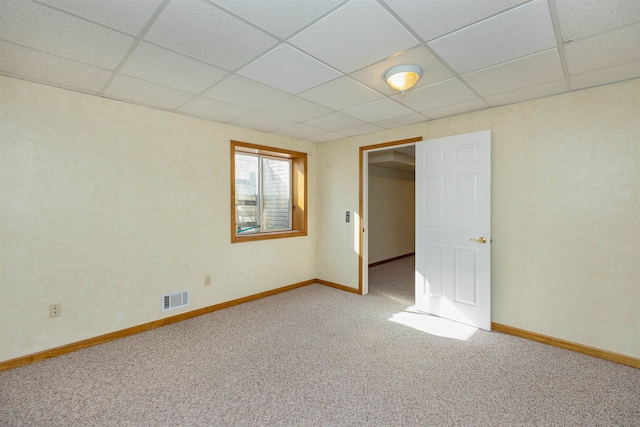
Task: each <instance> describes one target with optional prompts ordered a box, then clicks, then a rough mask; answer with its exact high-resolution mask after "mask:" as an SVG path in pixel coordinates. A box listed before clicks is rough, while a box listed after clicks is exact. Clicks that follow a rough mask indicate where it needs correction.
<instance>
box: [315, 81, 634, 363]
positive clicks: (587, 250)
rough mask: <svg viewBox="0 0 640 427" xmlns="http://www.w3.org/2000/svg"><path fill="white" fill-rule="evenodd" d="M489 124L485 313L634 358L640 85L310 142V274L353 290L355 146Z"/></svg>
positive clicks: (355, 272) (355, 274)
mask: <svg viewBox="0 0 640 427" xmlns="http://www.w3.org/2000/svg"><path fill="white" fill-rule="evenodd" d="M484 129H491V131H492V144H493V146H492V179H493V181H492V193H493V194H492V195H493V202H492V230H493V235H492V237H493V246H492V320H493V321H494V322H498V323H502V324H506V325H509V326H514V327H518V328H522V329H526V330H529V331H533V332H537V333H541V334H545V335H549V336H553V337H556V338H560V339H565V340H569V341H573V342H577V343H580V344H584V345H588V346H593V347H597V348H601V349H605V350H609V351H613V352H618V353H622V354H626V355H629V356H633V357H640V315H639V313H640V255H639V254H640V80H638V79H636V80H631V81H627V82H622V83H618V84H612V85H607V86H601V87H597V88H593V89H588V90H582V91H576V92H571V93H568V94H563V95H558V96H553V97H547V98H542V99H538V100H533V101H529V102H524V103H519V104H514V105H509V106H504V107H500V108H493V109H489V110H484V111H479V112H474V113H469V114H464V115H459V116H455V117H450V118H445V119H440V120H435V121H430V122H425V123H421V124H417V125H412V126H407V127H404V128H400V129H394V130H388V131H383V132H379V133H376V134H369V135H363V136H358V137H352V138H347V139H343V140H339V141H333V142H329V143H323V144H320V145H318V159H317V161H318V173H317V178H318V180H319V182H323V183H324V184H323V185H322V186H319V187H318V194H317V202H318V206H319V207H320V211H321V213H322V214H321V215H319V217H318V223H317V225H318V241H317V247H318V255H317V266H318V271H317V274H318V277H321V278H326V279H327V280H331V281H334V282H336V283H341V284H343V285H346V286H350V287H353V288H357V287H358V254H357V251H355V250H354V247H357V233H353V232H350V231H351V230H347V227H345V224H344V222H340V221H336V220H335V218H339V217H340V215H341V212H343V211H345V210H348V209H353V210H356V211H357V206H358V169H359V164H358V150H359V147H360V146H365V145H371V144H376V143H382V142H387V141H394V140H400V139H405V138H412V137H417V136H423V137H424V139H425V140H427V139H430V138H437V137H442V136H449V135H456V134H462V133H467V132H473V131H479V130H484Z"/></svg>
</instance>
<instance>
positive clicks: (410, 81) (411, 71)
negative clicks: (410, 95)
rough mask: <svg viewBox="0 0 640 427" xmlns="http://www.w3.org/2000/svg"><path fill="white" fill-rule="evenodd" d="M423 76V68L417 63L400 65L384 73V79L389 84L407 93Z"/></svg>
mask: <svg viewBox="0 0 640 427" xmlns="http://www.w3.org/2000/svg"><path fill="white" fill-rule="evenodd" d="M421 76H422V68H420V67H418V66H417V65H398V66H396V67H393V68H391V69H390V70H389V71H387V72H386V73H385V74H384V79H385V81H386V82H387V83H389V86H391V87H392V88H394V89H397V90H399V91H401V92H402V93H405V91H406V90H407V89H409V88H411V87H413V86H414V85H415V84H416V83H417V82H418V79H419V78H420V77H421Z"/></svg>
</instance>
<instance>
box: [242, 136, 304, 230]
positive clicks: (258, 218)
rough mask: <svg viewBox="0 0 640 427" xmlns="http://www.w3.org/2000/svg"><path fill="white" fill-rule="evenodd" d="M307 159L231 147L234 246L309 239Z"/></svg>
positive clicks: (300, 155) (273, 150) (276, 151)
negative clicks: (248, 242) (303, 237)
mask: <svg viewBox="0 0 640 427" xmlns="http://www.w3.org/2000/svg"><path fill="white" fill-rule="evenodd" d="M306 170H307V154H306V153H299V152H296V151H289V150H282V149H279V148H271V147H264V146H261V145H255V144H248V143H245V142H238V141H231V208H232V213H231V242H233V243H235V242H243V241H253V240H263V239H277V238H282V237H294V236H306V235H307V211H306V206H307V182H306Z"/></svg>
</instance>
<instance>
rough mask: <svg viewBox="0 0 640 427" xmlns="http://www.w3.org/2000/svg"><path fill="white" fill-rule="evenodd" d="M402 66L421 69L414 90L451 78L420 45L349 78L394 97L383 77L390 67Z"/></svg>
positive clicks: (451, 74)
mask: <svg viewBox="0 0 640 427" xmlns="http://www.w3.org/2000/svg"><path fill="white" fill-rule="evenodd" d="M404 64H415V65H418V66H419V67H420V68H422V71H423V73H422V77H420V80H418V83H417V84H416V85H415V88H419V87H421V86H426V85H429V84H432V83H436V82H440V81H443V80H447V79H450V78H452V77H453V73H452V72H451V71H449V69H448V68H447V67H445V66H444V65H443V64H442V62H440V60H438V59H437V58H436V57H435V56H433V54H432V53H431V52H429V49H427V48H426V47H424V46H422V45H420V46H416V47H414V48H411V49H409V50H407V51H405V52H402V53H401V54H398V55H394V56H392V57H391V58H388V59H385V60H384V61H380V62H377V63H375V64H373V65H370V66H368V67H366V68H363V69H361V70H358V71H355V72H353V73H351V77H353V78H354V79H356V80H358V81H360V82H362V83H364V84H365V85H367V86H369V87H371V88H373V89H375V90H377V91H379V92H381V93H383V94H385V95H395V94H396V93H398V91H397V90H395V89H393V88H391V86H389V85H388V84H387V82H386V81H385V80H384V75H385V73H386V72H387V71H389V69H391V68H392V67H395V66H396V65H404Z"/></svg>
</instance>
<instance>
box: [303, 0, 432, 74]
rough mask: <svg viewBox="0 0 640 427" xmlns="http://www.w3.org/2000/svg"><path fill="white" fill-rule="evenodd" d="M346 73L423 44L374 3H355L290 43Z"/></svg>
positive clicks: (371, 0) (367, 0)
mask: <svg viewBox="0 0 640 427" xmlns="http://www.w3.org/2000/svg"><path fill="white" fill-rule="evenodd" d="M290 43H291V44H293V45H294V46H297V47H299V48H300V49H302V50H304V51H305V52H308V53H309V54H310V55H313V56H314V57H316V58H318V59H320V60H321V61H324V62H326V63H327V64H329V65H331V66H332V67H335V68H337V69H338V70H340V71H342V72H344V73H350V72H352V71H355V70H357V69H359V68H362V67H365V66H367V65H369V64H373V63H374V62H377V61H379V60H380V58H383V57H388V56H391V55H393V54H395V53H398V52H401V51H403V50H405V49H408V48H410V47H413V46H415V45H417V44H419V41H418V40H417V39H416V38H415V37H413V36H412V35H411V33H409V32H408V31H407V30H406V29H405V28H404V27H403V26H402V25H401V24H400V23H399V22H398V21H396V19H395V18H393V17H392V16H391V15H390V14H389V12H387V11H386V10H385V9H383V8H382V6H380V4H378V3H377V2H376V1H374V0H352V1H351V2H349V3H347V4H346V5H345V6H343V7H341V8H340V9H338V10H336V11H335V12H333V13H331V14H329V15H328V16H326V17H325V18H323V19H321V20H320V21H318V22H316V23H315V24H313V25H312V26H311V27H309V28H307V29H306V30H304V31H302V32H301V33H299V34H297V35H296V36H294V37H293V38H291V39H290Z"/></svg>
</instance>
